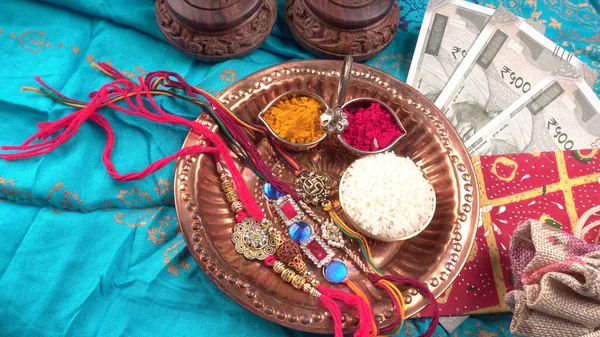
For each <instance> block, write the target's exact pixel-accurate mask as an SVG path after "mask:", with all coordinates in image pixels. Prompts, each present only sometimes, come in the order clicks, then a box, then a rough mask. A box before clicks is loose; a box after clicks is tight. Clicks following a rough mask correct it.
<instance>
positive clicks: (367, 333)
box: [217, 163, 377, 337]
mask: <svg viewBox="0 0 600 337" xmlns="http://www.w3.org/2000/svg"><path fill="white" fill-rule="evenodd" d="M217 173H218V174H219V179H220V181H221V188H222V190H223V192H225V198H226V200H227V202H228V203H229V204H230V207H231V210H232V211H233V212H234V213H235V217H236V219H237V221H238V223H236V224H235V226H234V230H233V234H232V236H231V241H232V242H233V243H234V248H235V250H236V251H237V252H238V253H240V254H242V255H243V256H244V257H245V258H246V259H249V260H254V259H255V260H263V261H264V264H265V265H267V266H269V267H272V268H273V271H274V272H276V273H277V274H278V275H279V276H280V277H281V279H282V280H283V281H284V282H287V283H290V284H291V285H292V286H293V287H294V288H296V289H302V290H303V291H304V292H307V293H308V294H310V295H311V296H314V297H317V298H318V299H319V302H320V303H321V304H322V305H323V306H325V307H326V308H328V310H329V311H330V312H331V314H332V317H333V319H334V331H335V334H336V336H340V335H341V314H338V313H337V312H338V311H339V309H337V310H338V311H336V307H335V302H334V301H333V299H336V300H340V301H343V302H344V303H345V304H347V305H351V306H355V307H356V308H357V309H358V313H359V320H360V321H359V324H360V325H359V328H358V331H357V332H356V333H355V334H354V337H371V336H374V335H375V334H376V332H377V326H376V324H375V320H374V317H373V314H372V307H371V305H370V302H369V301H368V299H367V298H366V296H364V294H362V296H360V295H359V296H358V297H357V296H353V295H350V294H347V293H345V292H343V291H340V290H335V289H329V288H326V287H323V286H322V285H320V284H319V281H318V280H317V279H316V277H315V276H314V275H313V274H312V273H311V272H310V271H309V270H308V268H307V267H306V264H305V263H304V261H303V260H302V255H301V253H300V248H299V246H298V244H297V243H296V242H294V241H292V240H286V239H285V238H284V237H283V235H282V233H281V232H280V231H279V230H277V228H275V227H274V226H273V224H272V223H271V222H270V221H268V220H267V219H266V218H264V219H263V220H262V221H260V222H259V221H258V220H257V219H255V218H251V217H247V216H246V214H245V213H244V212H243V209H240V207H239V204H236V203H237V202H238V196H237V193H236V192H235V190H234V185H233V184H232V182H231V176H230V175H229V173H228V172H227V170H225V169H224V168H223V167H222V166H221V164H220V163H217ZM243 192H244V193H245V192H247V191H246V190H244V191H243ZM273 253H274V254H273ZM286 265H287V266H286ZM288 267H292V268H293V269H295V270H296V272H295V271H294V270H292V269H291V268H288ZM352 286H354V285H353V284H352ZM338 318H339V319H338Z"/></svg>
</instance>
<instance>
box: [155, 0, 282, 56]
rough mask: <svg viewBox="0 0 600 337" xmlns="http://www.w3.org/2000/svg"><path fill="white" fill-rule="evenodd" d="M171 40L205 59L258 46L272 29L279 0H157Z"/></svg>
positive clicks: (241, 53) (162, 23) (161, 21)
mask: <svg viewBox="0 0 600 337" xmlns="http://www.w3.org/2000/svg"><path fill="white" fill-rule="evenodd" d="M155 6H156V20H157V22H158V26H159V27H160V30H161V31H162V33H163V34H164V35H165V37H166V38H167V40H169V42H170V43H171V44H172V45H174V46H175V47H177V48H179V49H181V50H183V51H184V52H186V53H188V54H190V55H192V56H194V57H195V58H197V59H200V60H202V61H223V60H226V59H230V58H235V57H241V56H244V55H246V54H248V53H250V52H252V51H253V50H255V49H256V48H258V47H259V46H260V45H261V44H262V43H263V41H264V40H265V39H266V38H267V36H268V35H269V34H270V33H271V30H272V29H273V25H274V24H275V18H276V16H277V2H276V0H156V5H155Z"/></svg>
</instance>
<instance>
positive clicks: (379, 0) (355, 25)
mask: <svg viewBox="0 0 600 337" xmlns="http://www.w3.org/2000/svg"><path fill="white" fill-rule="evenodd" d="M305 2H306V4H307V5H308V7H309V8H310V10H311V11H313V12H314V13H315V15H317V16H318V17H320V18H321V19H322V21H323V22H324V23H327V24H329V25H332V26H334V27H339V28H345V29H359V28H363V27H366V26H369V25H372V24H374V23H375V22H377V21H379V20H381V19H383V17H384V16H385V15H386V14H388V13H389V12H390V9H391V8H392V5H393V4H394V0H305Z"/></svg>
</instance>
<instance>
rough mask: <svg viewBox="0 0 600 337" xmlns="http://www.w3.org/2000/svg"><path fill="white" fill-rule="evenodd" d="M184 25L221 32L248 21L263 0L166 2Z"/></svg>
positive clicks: (177, 0)
mask: <svg viewBox="0 0 600 337" xmlns="http://www.w3.org/2000/svg"><path fill="white" fill-rule="evenodd" d="M165 2H166V3H167V5H168V7H169V9H170V10H171V11H172V12H173V14H174V15H175V16H176V17H177V20H178V21H180V22H181V23H183V24H184V25H186V26H188V27H191V28H194V29H198V30H221V29H227V28H231V27H234V26H236V25H238V24H240V23H241V22H243V21H245V20H247V19H248V18H249V17H250V16H251V15H252V14H253V13H254V12H255V11H256V10H257V9H258V8H259V7H260V4H261V2H262V1H261V0H166V1H165Z"/></svg>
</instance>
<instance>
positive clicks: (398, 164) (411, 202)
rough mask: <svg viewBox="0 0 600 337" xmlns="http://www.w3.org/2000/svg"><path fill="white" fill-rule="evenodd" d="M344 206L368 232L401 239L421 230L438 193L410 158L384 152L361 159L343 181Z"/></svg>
mask: <svg viewBox="0 0 600 337" xmlns="http://www.w3.org/2000/svg"><path fill="white" fill-rule="evenodd" d="M340 192H341V195H342V196H341V198H342V203H343V207H344V209H345V211H346V213H347V214H348V216H349V217H350V218H351V219H352V220H353V221H354V222H355V223H356V225H357V226H360V227H361V228H362V229H363V230H364V231H366V232H368V233H370V234H372V235H374V236H377V237H381V238H384V239H387V240H392V241H393V240H398V239H401V238H403V237H406V236H408V235H411V234H414V233H416V232H419V231H421V230H422V229H423V228H424V227H425V226H427V225H428V223H429V220H430V218H431V217H432V216H433V213H434V211H435V192H434V190H433V186H432V185H431V183H430V182H429V181H428V180H427V179H426V178H425V177H424V176H423V173H422V172H421V170H420V169H419V167H418V166H417V165H416V164H415V163H414V162H413V161H412V160H410V159H409V158H405V157H398V156H396V155H395V154H394V153H391V152H388V153H381V154H375V155H371V156H367V157H363V158H361V159H358V160H357V161H355V162H354V163H352V165H350V167H349V168H348V172H347V174H346V175H345V177H344V178H343V180H342V182H341V183H340Z"/></svg>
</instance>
